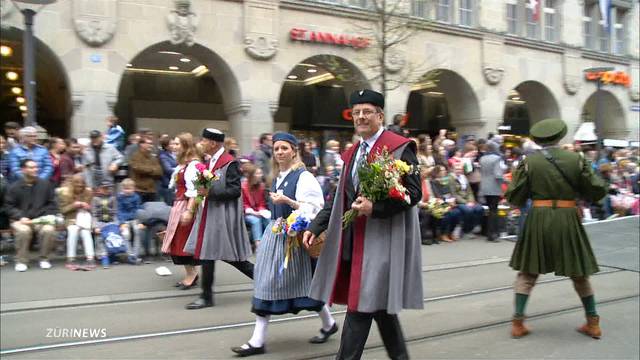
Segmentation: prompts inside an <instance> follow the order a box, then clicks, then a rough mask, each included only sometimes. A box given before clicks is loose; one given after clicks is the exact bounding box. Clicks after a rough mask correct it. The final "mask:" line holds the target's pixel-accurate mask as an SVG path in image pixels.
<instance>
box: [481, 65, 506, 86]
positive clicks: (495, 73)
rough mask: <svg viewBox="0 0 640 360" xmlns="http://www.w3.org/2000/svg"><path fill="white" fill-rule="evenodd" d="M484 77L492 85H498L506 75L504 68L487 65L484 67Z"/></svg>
mask: <svg viewBox="0 0 640 360" xmlns="http://www.w3.org/2000/svg"><path fill="white" fill-rule="evenodd" d="M482 72H483V73H484V78H485V79H486V80H487V82H488V83H489V84H490V85H496V84H498V83H499V82H500V81H502V78H503V77H504V69H503V68H499V67H492V66H485V67H484V68H482Z"/></svg>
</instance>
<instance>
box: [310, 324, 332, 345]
mask: <svg viewBox="0 0 640 360" xmlns="http://www.w3.org/2000/svg"><path fill="white" fill-rule="evenodd" d="M337 332H338V323H337V322H335V323H333V326H332V327H331V329H329V331H324V330H322V329H320V335H316V336H314V337H312V338H311V339H309V342H310V343H312V344H324V343H326V342H327V340H329V337H330V336H331V335H333V334H335V333H337Z"/></svg>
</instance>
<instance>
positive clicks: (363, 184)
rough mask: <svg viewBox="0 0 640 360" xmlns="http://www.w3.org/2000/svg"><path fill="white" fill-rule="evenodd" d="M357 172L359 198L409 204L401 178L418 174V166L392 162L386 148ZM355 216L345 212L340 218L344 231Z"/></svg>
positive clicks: (355, 214) (350, 212) (350, 211)
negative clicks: (391, 200) (390, 200)
mask: <svg viewBox="0 0 640 360" xmlns="http://www.w3.org/2000/svg"><path fill="white" fill-rule="evenodd" d="M357 171H358V178H359V179H360V195H361V196H364V197H365V198H367V199H369V200H370V201H372V202H376V201H381V200H386V199H394V200H398V201H406V202H407V203H411V199H410V198H409V194H408V192H407V189H406V188H405V187H404V185H402V177H403V176H405V175H407V174H419V170H418V166H413V165H409V164H407V163H406V162H404V161H402V160H394V159H393V156H392V154H390V153H389V150H388V149H387V148H386V147H385V148H383V150H382V151H381V152H379V153H378V154H374V157H373V161H372V162H370V163H369V162H365V163H364V164H363V166H361V167H360V168H359V169H358V170H357ZM357 215H358V212H357V211H356V210H353V209H351V210H349V211H347V212H346V213H345V214H344V216H343V217H342V228H343V229H345V228H346V227H347V226H348V225H349V224H350V223H351V222H353V220H355V218H356V216H357Z"/></svg>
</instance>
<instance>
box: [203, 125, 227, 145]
mask: <svg viewBox="0 0 640 360" xmlns="http://www.w3.org/2000/svg"><path fill="white" fill-rule="evenodd" d="M202 137H203V138H205V139H209V140H213V141H218V142H223V141H224V134H223V133H222V131H220V130H218V129H213V128H206V129H204V130H202Z"/></svg>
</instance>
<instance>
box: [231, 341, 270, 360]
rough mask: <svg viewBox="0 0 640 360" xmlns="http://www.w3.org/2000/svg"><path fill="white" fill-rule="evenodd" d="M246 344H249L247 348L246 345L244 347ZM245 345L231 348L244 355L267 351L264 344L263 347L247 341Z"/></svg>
mask: <svg viewBox="0 0 640 360" xmlns="http://www.w3.org/2000/svg"><path fill="white" fill-rule="evenodd" d="M244 345H246V346H247V348H246V349H245V348H244V347H242V346H244ZM244 345H242V346H236V347H233V348H231V351H233V352H234V353H236V354H238V355H240V356H242V357H245V356H251V355H259V354H264V353H265V351H266V350H265V348H264V345H262V346H261V347H253V346H251V344H249V343H246V344H244Z"/></svg>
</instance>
